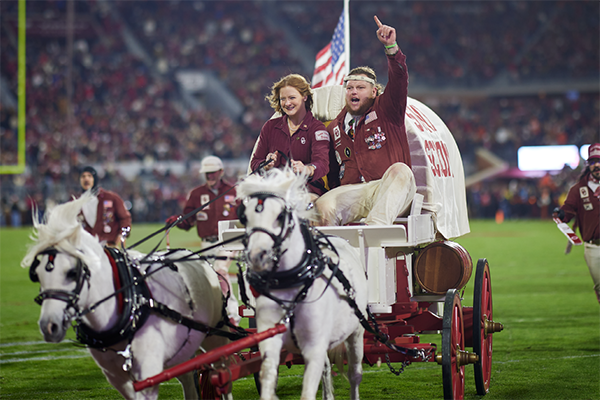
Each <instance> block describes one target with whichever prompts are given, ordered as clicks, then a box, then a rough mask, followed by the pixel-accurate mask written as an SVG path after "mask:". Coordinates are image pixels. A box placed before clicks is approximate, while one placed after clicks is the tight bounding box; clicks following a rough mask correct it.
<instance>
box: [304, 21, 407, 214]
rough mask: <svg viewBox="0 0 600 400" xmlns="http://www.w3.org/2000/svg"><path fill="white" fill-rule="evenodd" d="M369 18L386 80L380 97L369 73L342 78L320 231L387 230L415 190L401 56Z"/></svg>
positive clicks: (391, 37)
mask: <svg viewBox="0 0 600 400" xmlns="http://www.w3.org/2000/svg"><path fill="white" fill-rule="evenodd" d="M374 18H375V22H376V23H377V26H378V30H377V38H378V39H379V41H380V42H381V43H382V44H383V45H384V49H385V53H386V56H387V60H388V77H389V80H388V84H387V87H386V89H385V92H384V93H381V94H380V88H381V85H380V84H379V83H377V76H376V75H375V72H374V71H373V70H372V69H371V68H369V67H358V68H354V69H353V70H352V71H350V75H348V76H346V77H345V78H344V82H345V89H346V106H345V108H344V110H342V111H341V112H340V114H339V115H338V116H337V117H336V119H335V120H333V121H332V122H331V123H330V124H329V126H328V128H327V130H328V131H329V134H330V136H331V143H332V148H331V152H330V164H329V167H330V172H329V175H328V182H329V186H330V188H332V190H330V191H329V192H327V193H325V194H324V195H323V196H321V197H320V198H319V199H317V202H316V206H317V209H318V210H319V213H320V215H321V223H322V224H324V225H344V224H346V223H348V222H352V221H354V220H357V219H360V218H365V223H366V224H368V225H390V224H392V223H393V221H394V220H395V219H396V217H397V216H398V215H400V214H403V213H405V212H406V211H408V210H409V208H410V204H411V202H412V199H413V197H414V195H415V193H416V190H417V188H416V183H415V177H414V175H413V172H412V169H411V160H410V149H409V147H408V139H407V137H406V127H405V125H404V118H405V111H406V103H407V96H408V71H407V66H406V56H405V55H404V54H403V53H402V51H401V50H400V48H399V47H398V44H397V43H396V30H395V29H394V28H392V27H391V26H388V25H383V24H382V23H381V22H380V21H379V19H378V18H377V16H375V17H374Z"/></svg>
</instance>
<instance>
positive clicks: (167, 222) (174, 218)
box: [165, 215, 179, 226]
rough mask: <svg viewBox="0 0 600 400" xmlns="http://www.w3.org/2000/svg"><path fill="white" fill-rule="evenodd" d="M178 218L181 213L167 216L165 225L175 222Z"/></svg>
mask: <svg viewBox="0 0 600 400" xmlns="http://www.w3.org/2000/svg"><path fill="white" fill-rule="evenodd" d="M177 218H179V215H171V216H170V217H169V218H167V220H166V221H165V225H169V226H170V225H173V224H174V223H175V221H177Z"/></svg>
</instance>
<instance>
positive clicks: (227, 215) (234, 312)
mask: <svg viewBox="0 0 600 400" xmlns="http://www.w3.org/2000/svg"><path fill="white" fill-rule="evenodd" d="M200 173H201V174H205V177H206V183H205V184H204V185H202V186H198V187H197V188H195V189H193V190H192V191H191V193H190V196H189V197H188V199H187V202H186V203H185V207H184V209H183V214H182V215H187V214H188V213H190V212H192V211H194V210H196V209H198V208H200V206H202V205H204V204H206V203H208V202H210V201H213V200H215V199H216V200H215V201H214V203H211V204H209V205H208V206H206V207H204V208H203V209H202V210H200V211H198V212H197V213H196V215H192V216H191V217H189V218H187V219H185V220H182V221H180V222H178V223H177V227H178V228H180V229H183V230H186V231H189V230H190V229H191V228H192V227H193V226H196V231H197V233H198V236H199V237H200V238H201V239H202V243H201V248H202V249H205V248H207V247H210V246H213V245H214V244H215V243H217V242H218V241H219V236H218V234H219V226H218V224H219V221H223V220H230V219H237V214H236V208H237V202H236V199H235V197H236V193H235V189H234V188H233V185H230V184H229V183H227V182H225V181H224V180H223V175H224V174H225V172H224V170H223V162H222V161H221V159H220V158H219V157H216V156H208V157H205V158H204V159H203V160H202V163H201V166H200ZM219 196H221V197H219ZM217 197H219V198H218V199H217ZM178 218H179V216H178V215H173V216H171V217H169V218H167V221H166V224H167V225H172V224H173V223H174V222H176V221H177V219H178ZM201 255H203V256H209V255H213V256H217V257H219V258H226V259H216V260H215V261H214V262H213V268H214V270H215V271H216V272H217V273H218V274H219V276H221V277H222V279H221V281H220V282H221V290H222V291H223V295H224V296H227V294H228V292H229V293H230V295H229V299H228V301H227V313H228V315H229V317H230V318H231V319H232V320H233V322H234V323H235V324H236V325H238V324H239V321H240V316H239V311H238V302H237V300H236V299H235V296H234V295H233V291H232V290H231V288H232V286H231V280H230V279H229V264H230V263H231V259H232V258H233V257H235V256H236V252H232V251H225V250H219V249H218V248H215V249H213V250H209V251H208V252H203V253H201Z"/></svg>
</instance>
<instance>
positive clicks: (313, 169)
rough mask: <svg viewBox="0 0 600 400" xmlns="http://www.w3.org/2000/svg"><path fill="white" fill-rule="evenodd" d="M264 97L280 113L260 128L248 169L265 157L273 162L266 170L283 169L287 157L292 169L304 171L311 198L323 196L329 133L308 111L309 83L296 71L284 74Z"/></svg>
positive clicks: (310, 103)
mask: <svg viewBox="0 0 600 400" xmlns="http://www.w3.org/2000/svg"><path fill="white" fill-rule="evenodd" d="M267 100H269V102H270V103H271V107H273V109H274V110H275V111H277V112H279V113H281V115H282V116H281V117H278V118H273V119H270V120H269V121H267V122H266V123H265V124H264V126H263V127H262V129H261V131H260V137H259V139H258V144H257V147H256V150H255V152H254V154H253V155H252V158H251V160H250V167H251V169H252V170H255V169H256V168H258V166H259V165H260V163H261V162H263V161H265V160H268V159H270V160H272V161H271V162H270V163H269V164H267V165H266V166H265V170H269V169H271V168H273V167H275V168H282V167H283V166H285V165H286V163H287V162H288V160H289V162H290V164H291V166H292V168H293V170H294V172H296V173H304V174H306V176H307V177H308V184H309V185H308V187H309V190H310V191H311V192H312V193H314V194H315V196H314V197H315V198H316V197H317V196H320V195H322V194H323V193H325V192H326V189H325V183H324V181H323V177H324V176H326V175H327V173H328V172H329V133H327V129H326V128H325V125H323V123H322V122H320V121H319V120H317V119H316V118H315V117H314V116H313V114H312V112H311V111H310V110H311V107H312V103H313V98H312V92H311V89H310V84H309V83H308V82H307V80H306V79H304V77H302V76H301V75H298V74H290V75H287V76H284V77H283V78H281V79H280V80H279V81H278V82H276V83H275V84H274V85H273V87H272V90H271V95H270V96H267ZM282 154H284V155H285V157H284V156H282Z"/></svg>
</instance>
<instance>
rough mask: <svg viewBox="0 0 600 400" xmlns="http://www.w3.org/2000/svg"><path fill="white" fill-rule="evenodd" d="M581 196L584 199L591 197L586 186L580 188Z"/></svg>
mask: <svg viewBox="0 0 600 400" xmlns="http://www.w3.org/2000/svg"><path fill="white" fill-rule="evenodd" d="M579 196H580V197H581V198H582V199H585V198H586V197H590V192H589V191H588V188H587V187H585V186H582V187H580V188H579Z"/></svg>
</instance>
